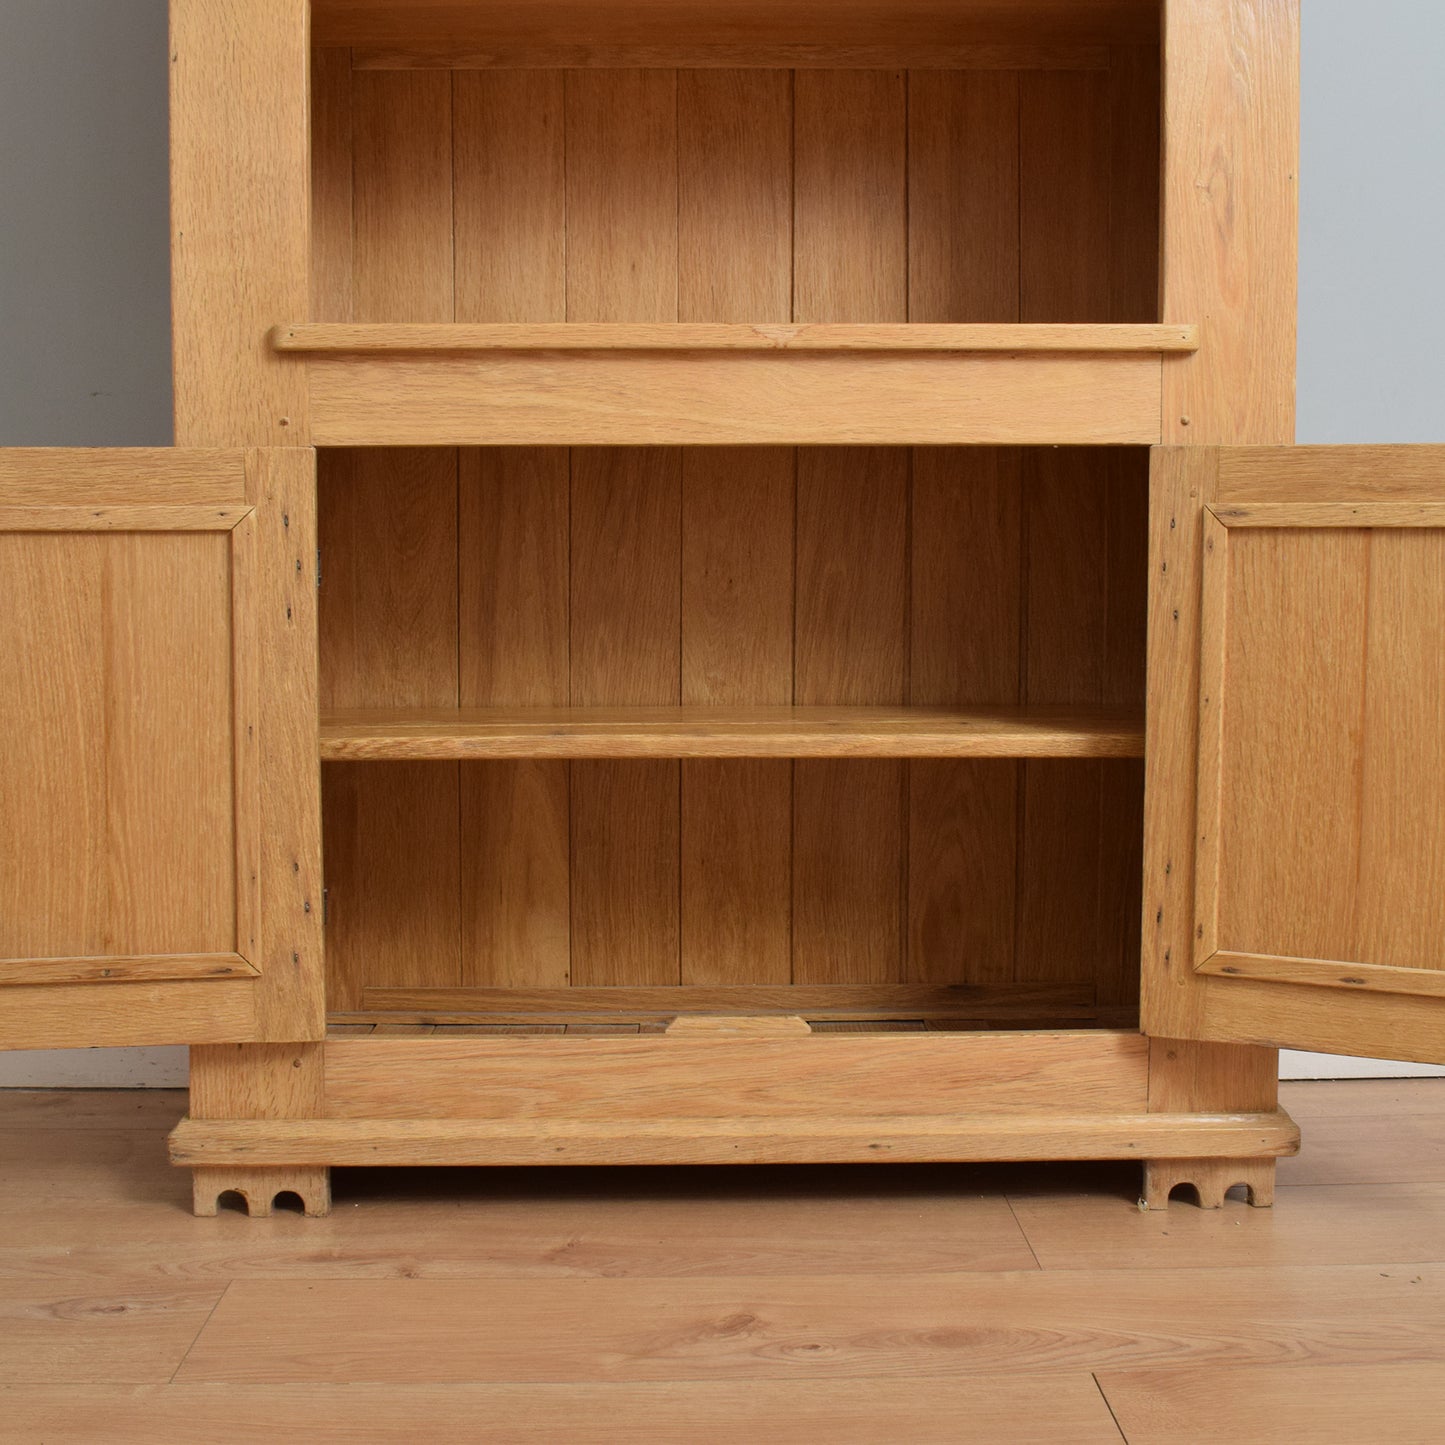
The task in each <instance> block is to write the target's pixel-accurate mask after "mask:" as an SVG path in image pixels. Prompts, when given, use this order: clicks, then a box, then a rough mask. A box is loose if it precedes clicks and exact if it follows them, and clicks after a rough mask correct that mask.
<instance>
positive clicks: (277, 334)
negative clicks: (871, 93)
mask: <svg viewBox="0 0 1445 1445" xmlns="http://www.w3.org/2000/svg"><path fill="white" fill-rule="evenodd" d="M997 264H998V265H1000V266H1003V265H1005V264H1006V263H1005V261H1004V259H1003V258H1002V257H1000V259H999V261H998V263H997ZM1015 264H1017V263H1016V262H1015ZM693 266H695V263H694V262H693V261H692V258H688V265H686V266H685V267H684V271H685V272H686V271H687V270H689V268H690V267H693ZM701 274H706V272H705V271H703V272H701ZM733 280H734V282H735V283H736V284H738V285H739V286H741V285H742V284H743V283H742V281H741V279H740V278H738V277H736V276H734V278H733ZM698 284H701V283H698ZM766 289H767V288H766V286H762V285H761V283H760V286H759V290H758V294H760V295H761V294H765V292H766ZM270 335H271V344H272V346H274V347H275V348H276V350H277V351H282V352H305V353H307V354H310V355H317V356H321V355H328V354H336V355H353V356H359V355H366V354H368V353H388V354H396V355H403V354H406V353H413V352H427V351H431V352H437V353H447V354H451V353H457V352H470V351H664V352H666V351H704V352H708V351H825V352H828V351H833V352H836V351H843V352H851V351H899V352H907V351H957V352H992V351H1005V352H1053V351H1062V352H1070V353H1078V354H1084V353H1090V352H1103V353H1114V354H1119V355H1129V354H1133V353H1137V352H1184V351H1197V350H1198V348H1199V330H1198V328H1197V327H1195V326H1181V325H1174V326H1149V325H1140V324H1130V325H1113V324H1109V323H1094V322H1089V323H1083V322H1063V323H1058V324H1055V323H1051V322H1048V321H1032V322H1028V323H1027V324H1021V325H1014V324H1012V323H979V322H938V323H935V322H930V321H921V322H909V323H907V324H906V325H895V324H891V323H886V322H885V323H866V324H855V323H852V322H846V321H843V322H832V321H829V322H808V323H796V324H791V323H789V324H783V323H767V324H763V325H759V324H756V323H754V324H750V325H742V324H739V323H735V322H713V321H708V320H697V319H686V318H684V320H682V321H679V322H658V323H649V322H622V323H614V322H590V321H568V322H565V323H553V322H535V323H528V324H516V323H501V322H492V323H488V324H485V325H478V324H471V325H462V324H455V325H453V324H445V323H437V324H431V323H425V322H421V323H416V324H391V323H375V322H358V323H356V324H353V325H341V324H337V323H331V322H316V323H307V322H293V323H290V324H288V325H284V326H275V327H273V328H272V330H271V333H270Z"/></svg>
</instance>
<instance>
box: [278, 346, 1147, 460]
mask: <svg viewBox="0 0 1445 1445" xmlns="http://www.w3.org/2000/svg"><path fill="white" fill-rule="evenodd" d="M1160 366H1161V363H1160V360H1159V357H1158V356H1157V355H1148V354H1142V355H1132V356H1131V355H1124V356H1108V355H1106V356H1077V355H1067V354H1065V355H1053V356H1041V355H1031V354H1028V353H1027V352H1025V353H1022V354H1010V355H1009V356H1007V357H995V356H988V357H983V356H950V355H934V354H921V353H920V354H911V355H906V356H889V357H882V358H880V357H877V356H867V355H864V356H855V355H851V354H831V355H817V356H806V357H790V356H778V355H775V354H772V352H771V351H768V352H767V353H766V354H762V355H758V354H749V353H744V354H740V355H717V356H703V355H699V356H688V357H686V365H684V366H679V365H678V360H677V358H674V357H671V356H666V355H662V356H658V355H649V354H646V353H639V354H631V353H628V354H615V353H592V354H590V355H583V356H576V355H565V354H559V353H555V352H549V353H543V354H539V355H526V354H521V353H499V354H495V355H490V354H489V355H480V356H477V355H473V356H466V355H462V356H454V355H435V356H422V357H414V358H413V357H407V358H402V359H397V358H394V357H377V356H345V357H338V356H324V357H317V358H314V359H313V360H312V361H311V362H310V363H309V364H308V366H307V372H308V374H309V376H310V379H311V406H312V414H313V417H312V436H313V438H314V440H315V441H316V442H317V444H318V445H325V446H353V445H362V446H378V445H396V446H451V445H460V446H538V445H559V446H592V445H647V446H672V445H686V446H726V445H749V446H793V445H817V446H839V445H872V444H878V445H887V444H894V445H905V446H907V445H962V444H970V445H1023V444H1038V445H1045V444H1049V445H1080V444H1083V445H1139V444H1145V445H1153V444H1155V443H1157V442H1158V440H1159V376H1160Z"/></svg>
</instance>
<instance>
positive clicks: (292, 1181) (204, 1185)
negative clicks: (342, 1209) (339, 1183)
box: [191, 1165, 331, 1219]
mask: <svg viewBox="0 0 1445 1445" xmlns="http://www.w3.org/2000/svg"><path fill="white" fill-rule="evenodd" d="M191 1184H192V1188H193V1190H194V1199H195V1212H196V1213H197V1214H199V1215H205V1216H206V1217H211V1216H214V1215H215V1213H216V1211H217V1209H218V1208H219V1206H220V1202H221V1199H222V1197H223V1196H224V1195H227V1194H235V1195H238V1196H239V1197H240V1199H241V1201H242V1202H243V1203H244V1204H245V1206H246V1213H247V1214H249V1215H250V1216H251V1218H252V1219H265V1218H266V1217H268V1216H269V1215H270V1213H271V1210H272V1207H273V1206H274V1205H275V1203H276V1199H277V1196H278V1195H282V1194H294V1195H295V1196H296V1197H297V1198H298V1199H299V1200H300V1201H301V1208H302V1210H303V1212H304V1213H305V1215H306V1217H307V1218H308V1219H318V1218H320V1217H321V1216H322V1215H323V1214H330V1213H331V1170H330V1169H328V1168H326V1167H325V1166H324V1165H322V1166H299V1167H296V1166H291V1167H285V1168H265V1167H260V1168H254V1167H253V1168H236V1167H227V1168H219V1169H218V1168H207V1169H193V1170H192V1171H191Z"/></svg>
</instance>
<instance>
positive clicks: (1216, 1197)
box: [1139, 1159, 1275, 1209]
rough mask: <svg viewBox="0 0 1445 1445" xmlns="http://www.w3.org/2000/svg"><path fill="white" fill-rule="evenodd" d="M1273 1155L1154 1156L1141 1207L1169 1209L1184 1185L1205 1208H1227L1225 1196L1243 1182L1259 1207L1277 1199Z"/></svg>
mask: <svg viewBox="0 0 1445 1445" xmlns="http://www.w3.org/2000/svg"><path fill="white" fill-rule="evenodd" d="M1274 1166H1275V1161H1274V1160H1273V1159H1150V1160H1149V1161H1148V1162H1147V1163H1146V1164H1145V1165H1144V1194H1143V1197H1142V1198H1141V1199H1140V1200H1139V1206H1140V1208H1141V1209H1167V1208H1168V1207H1169V1196H1170V1195H1171V1194H1173V1192H1174V1191H1175V1190H1176V1189H1178V1188H1179V1187H1180V1186H1181V1185H1184V1186H1187V1187H1188V1188H1191V1189H1193V1190H1194V1194H1195V1198H1196V1199H1197V1200H1198V1202H1199V1207H1200V1208H1201V1209H1223V1208H1224V1197H1225V1195H1226V1194H1228V1193H1229V1191H1230V1190H1231V1189H1233V1188H1234V1187H1235V1185H1243V1186H1244V1189H1245V1192H1246V1196H1247V1197H1248V1199H1249V1202H1250V1204H1252V1205H1253V1206H1254V1207H1255V1208H1256V1209H1267V1208H1269V1206H1270V1205H1272V1204H1273V1203H1274Z"/></svg>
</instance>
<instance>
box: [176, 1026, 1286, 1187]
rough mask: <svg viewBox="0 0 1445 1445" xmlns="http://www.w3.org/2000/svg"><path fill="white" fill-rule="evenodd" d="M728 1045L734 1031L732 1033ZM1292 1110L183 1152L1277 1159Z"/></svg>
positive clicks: (677, 1122)
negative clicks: (1286, 1112) (1254, 1112)
mask: <svg viewBox="0 0 1445 1445" xmlns="http://www.w3.org/2000/svg"><path fill="white" fill-rule="evenodd" d="M724 1046H726V1041H724ZM1298 1146H1299V1131H1298V1129H1296V1127H1295V1126H1294V1123H1293V1121H1291V1119H1290V1118H1289V1116H1288V1115H1287V1114H1283V1113H1258V1114H1078V1115H1073V1114H1066V1113H1042V1112H1041V1113H1018V1114H1009V1115H998V1116H995V1117H992V1118H990V1117H989V1116H988V1115H975V1116H973V1117H971V1118H957V1117H953V1116H949V1117H942V1118H940V1117H936V1116H912V1117H910V1116H898V1117H893V1116H882V1117H875V1118H869V1117H848V1118H827V1117H821V1116H820V1117H815V1118H805V1119H776V1118H768V1119H748V1118H734V1119H697V1118H677V1119H669V1118H655V1119H635V1120H628V1121H625V1122H621V1123H609V1122H606V1121H598V1120H563V1119H550V1120H538V1119H527V1120H518V1121H511V1120H497V1119H223V1120H200V1119H184V1120H182V1121H181V1123H180V1124H179V1125H178V1126H177V1127H176V1129H175V1131H174V1132H173V1133H172V1134H171V1158H172V1160H173V1161H174V1162H175V1163H177V1164H201V1165H217V1164H232V1165H253V1164H254V1165H280V1164H313V1165H316V1164H324V1165H337V1166H366V1165H392V1164H403V1165H404V1164H427V1165H481V1164H491V1165H502V1166H525V1165H535V1164H769V1163H790V1164H796V1163H838V1164H842V1163H882V1162H885V1161H890V1162H898V1161H913V1162H933V1161H951V1160H1028V1159H1149V1158H1166V1157H1167V1158H1171V1159H1187V1158H1232V1159H1250V1158H1267V1157H1273V1156H1278V1155H1282V1154H1293V1153H1294V1152H1296V1150H1297V1149H1298Z"/></svg>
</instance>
